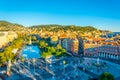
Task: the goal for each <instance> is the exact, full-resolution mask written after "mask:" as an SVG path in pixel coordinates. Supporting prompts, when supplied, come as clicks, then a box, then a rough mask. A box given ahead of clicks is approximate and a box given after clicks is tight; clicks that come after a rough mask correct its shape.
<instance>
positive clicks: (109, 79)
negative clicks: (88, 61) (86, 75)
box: [98, 72, 114, 80]
mask: <svg viewBox="0 0 120 80" xmlns="http://www.w3.org/2000/svg"><path fill="white" fill-rule="evenodd" d="M98 80H114V76H113V75H112V74H110V73H109V72H104V73H102V74H101V75H100V76H99V78H98Z"/></svg>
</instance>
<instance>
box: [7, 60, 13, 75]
mask: <svg viewBox="0 0 120 80" xmlns="http://www.w3.org/2000/svg"><path fill="white" fill-rule="evenodd" d="M11 65H12V64H11V60H10V59H9V61H8V65H7V75H8V76H10V69H11Z"/></svg>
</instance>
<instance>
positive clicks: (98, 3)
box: [0, 0, 120, 32]
mask: <svg viewBox="0 0 120 80" xmlns="http://www.w3.org/2000/svg"><path fill="white" fill-rule="evenodd" d="M119 4H120V0H0V20H6V21H9V22H12V23H18V24H22V25H24V26H32V25H40V24H60V25H77V26H94V27H96V28H98V29H102V30H111V31H114V32H120V5H119Z"/></svg>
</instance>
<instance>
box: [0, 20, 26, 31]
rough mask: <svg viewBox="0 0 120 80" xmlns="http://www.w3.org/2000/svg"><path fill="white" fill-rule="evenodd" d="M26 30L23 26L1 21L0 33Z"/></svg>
mask: <svg viewBox="0 0 120 80" xmlns="http://www.w3.org/2000/svg"><path fill="white" fill-rule="evenodd" d="M24 29H25V27H24V26H23V25H20V24H15V23H10V22H7V21H0V31H19V30H24Z"/></svg>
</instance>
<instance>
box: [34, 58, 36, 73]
mask: <svg viewBox="0 0 120 80" xmlns="http://www.w3.org/2000/svg"><path fill="white" fill-rule="evenodd" d="M35 61H36V60H35V58H33V65H34V73H35Z"/></svg>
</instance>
